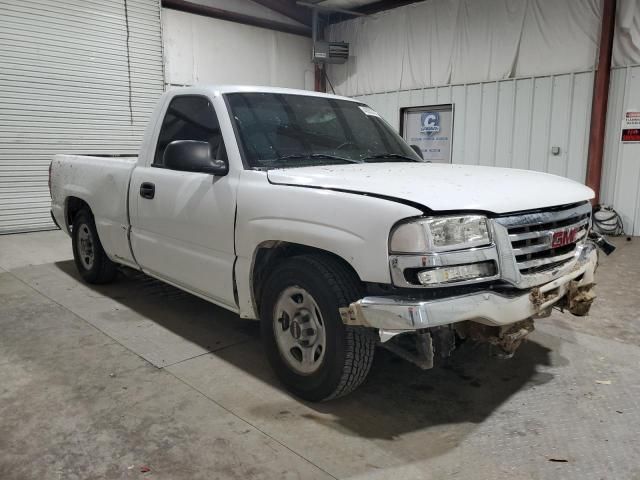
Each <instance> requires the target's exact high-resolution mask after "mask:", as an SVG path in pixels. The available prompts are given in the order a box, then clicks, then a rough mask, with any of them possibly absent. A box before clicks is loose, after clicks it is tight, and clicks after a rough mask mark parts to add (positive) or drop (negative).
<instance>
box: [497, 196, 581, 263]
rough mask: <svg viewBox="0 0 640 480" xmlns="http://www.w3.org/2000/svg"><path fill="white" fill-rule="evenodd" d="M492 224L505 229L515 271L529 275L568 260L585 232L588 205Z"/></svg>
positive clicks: (532, 214) (508, 218)
mask: <svg viewBox="0 0 640 480" xmlns="http://www.w3.org/2000/svg"><path fill="white" fill-rule="evenodd" d="M496 221H497V222H498V223H500V224H501V225H503V226H504V227H505V228H506V229H507V233H508V235H509V241H510V243H511V248H512V250H513V254H514V256H515V260H516V265H517V267H518V270H519V271H520V273H522V274H523V275H529V274H533V273H538V272H544V271H547V270H552V269H555V268H558V267H561V266H562V265H564V264H565V263H567V262H569V261H571V259H572V258H573V257H574V256H575V253H576V248H577V246H578V245H579V244H580V243H582V242H583V241H584V240H585V238H586V236H587V233H588V231H589V226H590V222H591V206H590V205H589V203H584V204H581V205H578V206H572V207H568V208H566V209H557V210H549V211H543V212H535V213H524V214H522V215H513V216H508V217H501V218H498V219H496ZM554 235H555V237H554ZM558 236H560V237H561V240H559V239H558V238H557V237H558ZM554 238H556V240H555V241H554Z"/></svg>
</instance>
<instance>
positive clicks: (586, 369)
mask: <svg viewBox="0 0 640 480" xmlns="http://www.w3.org/2000/svg"><path fill="white" fill-rule="evenodd" d="M617 243H618V244H619V247H620V248H619V250H618V251H617V252H616V254H615V256H613V257H610V258H605V259H603V261H602V266H601V267H600V270H599V282H600V283H599V286H598V295H599V297H600V298H599V299H598V300H597V303H596V305H595V307H594V308H593V309H592V315H591V316H590V317H588V318H572V317H570V316H568V315H561V314H554V315H553V316H552V317H551V318H549V319H545V320H542V321H538V322H537V330H536V332H535V333H534V334H533V335H532V336H531V339H530V340H529V341H528V342H527V343H525V344H524V345H523V346H522V347H521V349H520V350H519V351H518V353H517V355H516V357H515V358H513V359H511V360H497V359H494V358H490V357H488V356H487V351H486V349H485V348H484V347H477V346H476V347H474V346H471V345H465V346H464V347H463V348H462V349H461V350H460V351H459V352H458V356H457V357H456V358H455V360H454V361H453V362H452V363H451V364H450V365H449V366H448V367H447V368H440V369H434V370H431V371H426V372H424V371H421V370H419V369H417V368H414V367H413V366H412V365H410V364H407V363H406V362H404V361H400V360H398V359H396V358H395V357H393V356H392V355H390V354H388V353H386V352H385V351H379V352H378V355H377V358H376V361H375V364H374V367H373V371H372V373H371V375H370V377H369V379H368V380H367V382H366V383H365V384H364V385H363V386H362V387H361V388H360V389H359V390H358V391H356V392H355V393H354V394H352V395H351V396H349V397H347V398H343V399H340V400H337V401H333V402H330V403H325V404H306V403H303V402H301V401H299V400H297V399H294V398H292V397H291V396H289V395H288V394H287V393H285V392H284V391H283V390H282V389H281V388H280V386H279V385H278V383H277V382H276V380H275V379H274V376H273V374H272V372H271V371H270V370H269V368H268V366H267V365H266V362H265V357H264V355H263V352H262V349H261V347H260V341H259V333H258V327H257V323H254V322H249V321H243V320H239V319H238V318H237V317H236V316H234V315H232V314H230V313H227V312H225V311H223V310H221V309H219V308H217V307H215V306H213V305H210V304H208V303H206V302H204V301H202V300H200V299H198V298H195V297H193V296H190V295H187V294H184V293H181V292H179V291H176V290H175V289H173V288H170V287H167V286H164V285H162V284H160V283H158V282H156V281H152V280H150V279H148V278H146V277H144V276H142V275H137V274H131V275H129V276H128V277H123V278H121V279H120V280H119V281H118V282H117V283H114V284H112V285H108V286H102V287H95V286H88V285H86V284H84V283H81V282H80V281H79V279H78V275H77V273H76V270H75V267H74V265H73V262H72V261H71V248H70V241H69V239H68V238H67V237H66V236H65V235H64V234H62V233H61V232H45V233H35V234H24V235H14V236H0V328H1V331H0V479H3V480H10V479H65V480H66V479H89V478H117V479H124V478H158V479H160V478H162V479H172V480H175V479H218V478H219V479H226V478H235V479H242V480H245V479H260V478H269V479H271V478H273V479H294V478H302V479H313V478H319V479H331V478H375V479H382V478H397V479H408V478H419V479H439V478H456V479H467V478H468V479H471V478H473V479H502V478H504V479H547V478H548V479H565V478H566V479H580V480H584V479H640V435H639V434H638V432H640V413H639V409H638V406H639V401H640V400H639V399H640V374H639V373H638V367H639V366H640V319H639V315H638V309H639V307H640V295H639V293H640V287H638V285H639V283H640V242H639V241H638V240H637V239H636V240H634V241H633V242H625V241H623V240H621V241H618V242H617ZM147 469H149V471H148V472H145V471H144V470H147Z"/></svg>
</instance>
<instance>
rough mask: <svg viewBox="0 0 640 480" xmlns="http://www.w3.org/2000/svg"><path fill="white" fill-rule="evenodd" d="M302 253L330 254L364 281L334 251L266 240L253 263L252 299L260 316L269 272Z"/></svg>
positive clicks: (256, 249) (257, 248)
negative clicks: (280, 263) (262, 297)
mask: <svg viewBox="0 0 640 480" xmlns="http://www.w3.org/2000/svg"><path fill="white" fill-rule="evenodd" d="M301 255H326V256H330V257H332V258H333V259H334V260H336V261H337V262H339V263H341V264H342V265H343V266H344V267H345V268H346V269H347V270H348V271H350V272H351V273H352V274H353V275H354V278H356V279H357V280H358V281H360V282H361V281H362V279H361V278H360V276H359V275H358V272H357V271H356V269H355V268H354V267H353V265H351V263H349V262H348V261H347V260H346V259H345V258H343V257H341V256H340V255H337V254H336V253H334V252H330V251H328V250H324V249H322V248H318V247H313V246H310V245H305V244H301V243H295V242H287V241H279V240H268V241H264V242H262V243H260V244H259V245H258V246H257V247H256V248H255V250H254V253H253V259H252V264H251V277H250V287H251V300H252V302H253V307H254V310H255V312H256V314H257V315H258V317H259V316H260V298H261V296H262V292H263V290H264V285H265V283H266V281H267V279H268V277H269V272H270V271H271V270H272V269H273V267H274V266H275V265H276V264H277V263H278V262H280V261H282V260H284V259H287V258H292V257H296V256H301Z"/></svg>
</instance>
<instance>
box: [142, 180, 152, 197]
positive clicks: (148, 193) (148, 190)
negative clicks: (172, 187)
mask: <svg viewBox="0 0 640 480" xmlns="http://www.w3.org/2000/svg"><path fill="white" fill-rule="evenodd" d="M155 195H156V186H155V185H154V184H153V183H151V182H143V183H142V184H141V185H140V196H141V197H142V198H153V197H154V196H155Z"/></svg>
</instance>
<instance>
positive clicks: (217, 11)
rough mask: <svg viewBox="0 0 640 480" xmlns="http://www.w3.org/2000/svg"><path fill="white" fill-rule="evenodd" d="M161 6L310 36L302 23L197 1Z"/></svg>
mask: <svg viewBox="0 0 640 480" xmlns="http://www.w3.org/2000/svg"><path fill="white" fill-rule="evenodd" d="M162 6H163V7H165V8H170V9H172V10H179V11H181V12H187V13H195V14H196V15H203V16H205V17H211V18H217V19H220V20H227V21H229V22H235V23H242V24H244V25H252V26H254V27H260V28H266V29H269V30H276V31H278V32H285V33H292V34H294V35H301V36H303V37H310V36H311V29H310V28H309V27H305V26H302V25H300V26H299V25H291V24H289V23H283V22H276V21H274V20H268V19H266V18H258V17H254V16H251V15H245V14H243V13H238V12H232V11H229V10H222V9H221V8H215V7H209V6H207V5H201V4H198V3H192V2H187V1H186V0H162Z"/></svg>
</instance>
